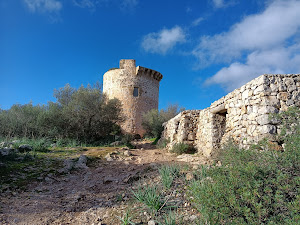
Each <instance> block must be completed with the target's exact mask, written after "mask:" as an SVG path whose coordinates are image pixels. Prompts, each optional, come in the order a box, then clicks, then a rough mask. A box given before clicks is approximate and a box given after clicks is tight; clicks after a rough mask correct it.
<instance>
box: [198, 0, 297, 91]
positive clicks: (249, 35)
mask: <svg viewBox="0 0 300 225" xmlns="http://www.w3.org/2000/svg"><path fill="white" fill-rule="evenodd" d="M299 15H300V1H297V0H285V1H284V0H275V1H273V2H271V3H270V5H268V6H267V8H266V9H265V10H264V11H263V12H261V13H258V14H255V15H250V16H247V17H245V18H244V19H243V20H242V21H241V22H239V23H236V24H235V25H233V26H232V27H231V29H230V30H229V31H227V32H224V33H220V34H217V35H214V36H205V37H202V38H201V41H200V43H199V45H198V46H197V47H196V48H195V49H194V51H193V54H194V55H195V56H196V57H197V58H198V62H199V65H200V66H202V67H203V66H208V65H211V64H215V63H231V64H230V65H229V66H228V67H224V68H222V69H221V70H220V71H219V72H217V73H216V74H215V75H214V76H213V77H211V78H210V79H209V80H207V82H206V83H208V84H212V83H217V84H221V85H224V86H225V87H226V88H227V89H228V90H231V89H233V88H236V87H238V86H239V85H240V84H242V83H245V82H246V81H248V80H251V79H252V78H254V77H256V76H258V75H260V74H263V73H278V72H281V73H291V72H299V71H300V64H299V63H300V61H299V59H300V47H299V35H300V20H299ZM297 38H298V39H297Z"/></svg>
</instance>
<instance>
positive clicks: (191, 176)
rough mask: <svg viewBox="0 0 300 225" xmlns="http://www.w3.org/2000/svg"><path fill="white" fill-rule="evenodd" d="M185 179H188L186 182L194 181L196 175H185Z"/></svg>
mask: <svg viewBox="0 0 300 225" xmlns="http://www.w3.org/2000/svg"><path fill="white" fill-rule="evenodd" d="M185 179H186V180H193V179H194V174H192V173H187V174H186V175H185Z"/></svg>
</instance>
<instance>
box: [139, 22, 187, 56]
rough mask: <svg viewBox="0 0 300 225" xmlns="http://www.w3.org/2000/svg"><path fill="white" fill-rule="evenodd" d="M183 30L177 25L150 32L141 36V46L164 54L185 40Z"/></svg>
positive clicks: (148, 50)
mask: <svg viewBox="0 0 300 225" xmlns="http://www.w3.org/2000/svg"><path fill="white" fill-rule="evenodd" d="M185 36H186V35H185V32H184V31H183V29H182V28H181V27H179V26H175V27H173V28H171V29H163V30H161V31H159V32H157V33H150V34H148V35H146V36H145V37H144V38H143V41H142V47H143V49H144V50H145V51H147V52H152V53H159V54H166V53H167V52H168V51H169V50H171V49H172V48H173V47H174V46H175V45H176V44H179V43H182V42H185Z"/></svg>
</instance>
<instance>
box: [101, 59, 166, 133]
mask: <svg viewBox="0 0 300 225" xmlns="http://www.w3.org/2000/svg"><path fill="white" fill-rule="evenodd" d="M162 77H163V76H162V75H161V73H159V72H157V71H155V70H151V69H148V68H145V67H141V66H138V67H136V64H135V60H133V59H122V60H120V68H116V69H111V70H109V71H107V72H106V73H105V74H104V76H103V93H105V94H106V95H107V96H108V98H109V99H113V98H117V99H119V100H120V101H121V103H122V108H123V114H124V117H125V121H124V122H123V123H122V124H120V125H121V129H122V131H123V132H125V133H130V134H139V135H141V136H143V135H144V133H145V131H144V129H143V127H142V116H143V114H144V113H146V112H148V111H150V110H151V109H158V95H159V82H160V80H161V79H162Z"/></svg>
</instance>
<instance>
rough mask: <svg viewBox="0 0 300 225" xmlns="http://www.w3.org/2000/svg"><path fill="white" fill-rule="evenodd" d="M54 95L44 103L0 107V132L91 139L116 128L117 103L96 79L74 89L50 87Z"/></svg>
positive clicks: (12, 134)
mask: <svg viewBox="0 0 300 225" xmlns="http://www.w3.org/2000/svg"><path fill="white" fill-rule="evenodd" d="M54 97H55V98H56V99H57V102H49V103H48V104H47V105H37V106H34V105H33V104H32V103H29V104H25V105H18V104H17V105H13V106H12V107H11V108H10V109H8V110H0V136H2V137H7V138H11V137H18V138H20V137H27V138H37V137H47V138H51V139H54V140H60V139H73V140H77V141H80V142H94V141H99V140H100V139H102V138H104V137H105V136H108V135H115V134H116V133H117V132H119V131H120V128H119V126H118V125H117V124H118V123H119V122H120V121H122V116H121V103H120V102H119V101H118V100H117V99H112V100H108V99H107V97H106V96H105V95H104V94H103V93H102V92H101V89H100V85H99V84H98V83H97V84H95V85H94V86H91V85H88V86H87V87H84V86H81V87H80V88H78V89H75V88H72V87H71V86H70V85H69V84H67V85H66V86H65V87H63V88H60V89H58V90H54Z"/></svg>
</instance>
